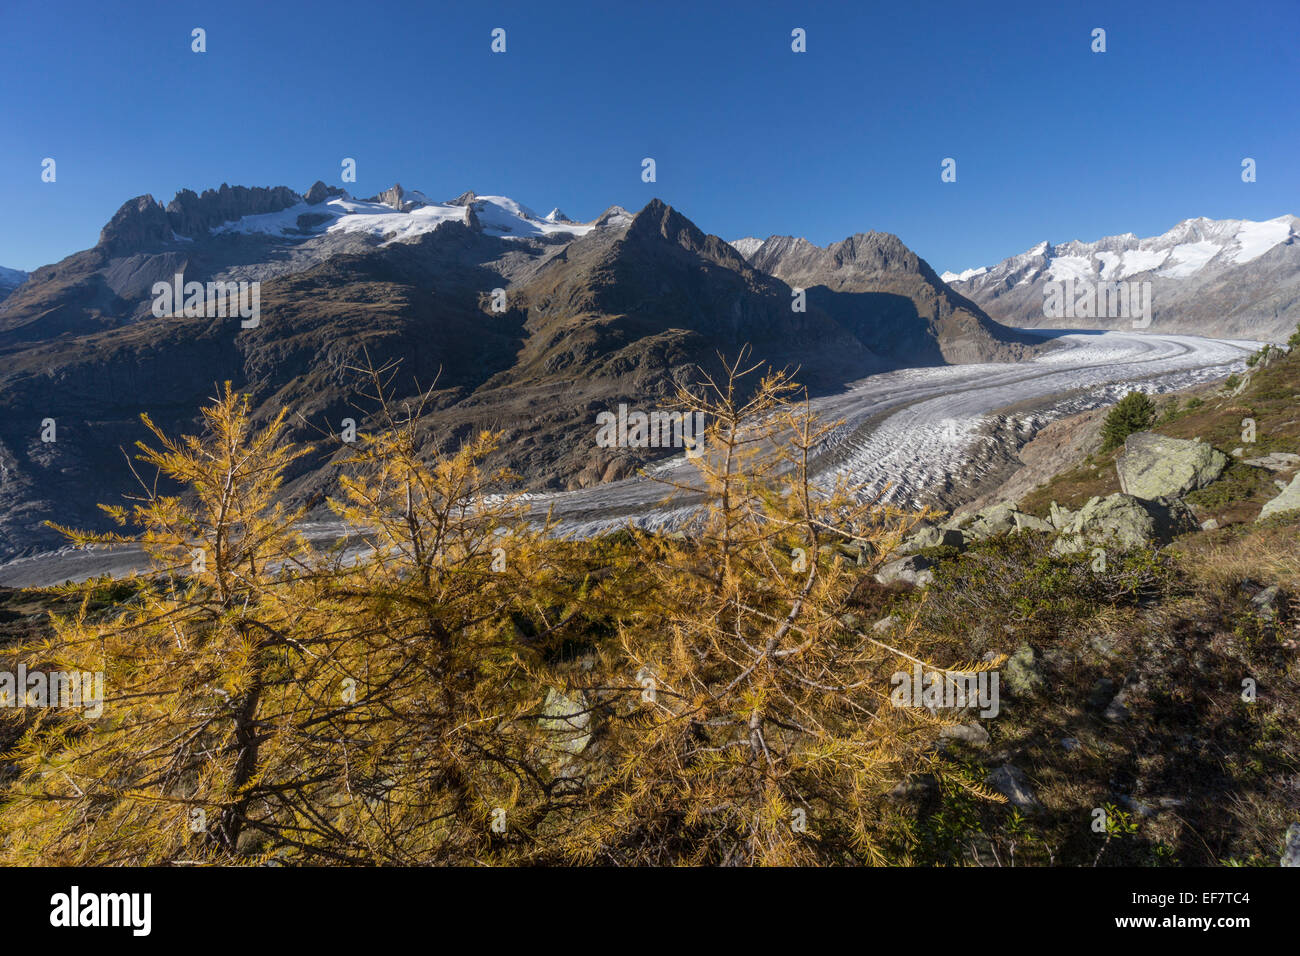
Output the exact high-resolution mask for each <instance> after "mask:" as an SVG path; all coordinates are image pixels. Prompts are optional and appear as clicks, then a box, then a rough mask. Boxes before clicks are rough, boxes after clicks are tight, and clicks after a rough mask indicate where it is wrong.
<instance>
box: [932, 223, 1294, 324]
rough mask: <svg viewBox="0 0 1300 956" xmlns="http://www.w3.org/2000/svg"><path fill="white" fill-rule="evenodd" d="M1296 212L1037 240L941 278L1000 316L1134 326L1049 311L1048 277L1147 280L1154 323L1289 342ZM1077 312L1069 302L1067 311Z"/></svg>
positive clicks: (1011, 321)
mask: <svg viewBox="0 0 1300 956" xmlns="http://www.w3.org/2000/svg"><path fill="white" fill-rule="evenodd" d="M1298 227H1300V219H1297V218H1296V217H1295V216H1291V215H1286V216H1279V217H1277V218H1276V219H1269V220H1266V221H1263V222H1252V221H1249V220H1243V219H1217V220H1216V219H1205V218H1199V219H1185V220H1183V221H1182V222H1180V223H1178V225H1176V226H1174V227H1173V228H1172V229H1170V230H1169V231H1168V232H1166V233H1163V234H1162V235H1159V236H1153V237H1150V238H1146V239H1139V238H1138V237H1137V236H1135V235H1133V233H1131V232H1130V233H1124V234H1123V235H1118V236H1107V237H1105V238H1103V239H1098V240H1097V241H1095V242H1080V241H1077V240H1074V241H1071V242H1065V243H1061V244H1060V245H1052V244H1051V243H1049V242H1040V243H1039V244H1038V245H1036V246H1034V247H1033V248H1031V249H1029V250H1028V251H1026V252H1022V253H1021V254H1019V255H1016V256H1012V257H1010V258H1009V259H1004V260H1002V261H1001V262H999V263H997V264H996V265H993V266H987V267H980V268H976V269H967V270H965V271H963V272H960V273H952V272H945V273H944V274H943V276H942V279H943V281H945V282H947V283H948V285H949V286H950V287H951V288H952V289H954V290H956V291H957V292H959V293H960V294H961V295H963V296H966V297H967V298H969V299H970V300H971V301H973V302H976V303H978V304H979V306H980V307H981V308H982V309H983V310H984V311H985V312H987V313H988V315H989V316H991V317H992V318H994V319H996V320H997V321H999V322H1005V323H1008V324H1010V325H1014V326H1019V327H1024V328H1033V327H1054V328H1105V329H1126V328H1132V324H1131V320H1130V319H1129V318H1127V317H1109V318H1108V317H1097V316H1096V315H1095V311H1094V314H1093V315H1092V316H1091V317H1081V316H1079V315H1078V314H1072V315H1068V316H1066V315H1057V316H1056V317H1049V316H1048V315H1047V314H1046V310H1045V309H1044V299H1045V293H1050V291H1051V290H1050V289H1049V288H1048V284H1049V283H1064V282H1065V281H1066V280H1073V286H1072V287H1071V288H1074V287H1078V286H1079V284H1080V283H1088V284H1089V285H1090V286H1092V287H1095V286H1096V285H1097V284H1099V283H1111V282H1150V283H1151V286H1150V289H1151V304H1152V309H1151V325H1150V329H1151V330H1152V331H1160V332H1193V333H1196V334H1198V335H1213V336H1222V337H1236V338H1247V339H1255V340H1258V341H1285V339H1286V338H1287V337H1288V336H1289V335H1290V334H1291V333H1292V332H1294V331H1295V327H1296V322H1297V319H1300V241H1297V234H1298V231H1300V228H1298ZM1071 311H1073V310H1071Z"/></svg>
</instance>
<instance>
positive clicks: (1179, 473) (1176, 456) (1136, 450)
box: [1115, 432, 1228, 501]
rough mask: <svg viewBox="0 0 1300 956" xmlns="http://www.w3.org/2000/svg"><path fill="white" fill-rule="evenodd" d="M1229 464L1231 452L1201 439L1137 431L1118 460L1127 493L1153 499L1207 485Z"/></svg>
mask: <svg viewBox="0 0 1300 956" xmlns="http://www.w3.org/2000/svg"><path fill="white" fill-rule="evenodd" d="M1227 466H1228V456H1227V455H1225V454H1224V453H1223V452H1221V451H1219V450H1218V449H1216V448H1212V447H1211V446H1209V445H1207V444H1205V443H1204V442H1199V441H1187V440H1185V439H1182V438H1169V437H1167V436H1165V435H1157V434H1155V433H1154V432H1134V433H1133V434H1132V435H1129V436H1128V438H1126V439H1125V440H1124V451H1123V452H1122V453H1121V454H1120V456H1119V458H1117V459H1116V460H1115V470H1116V471H1118V472H1119V486H1120V489H1121V490H1123V491H1124V493H1125V494H1130V495H1133V496H1134V497H1137V498H1143V499H1145V500H1148V501H1151V500H1154V499H1156V498H1173V497H1176V496H1178V495H1185V494H1187V493H1188V492H1189V491H1195V490H1196V489H1198V488H1204V487H1205V486H1206V485H1208V484H1209V483H1210V482H1212V481H1214V480H1215V479H1216V478H1218V477H1219V476H1220V475H1221V474H1223V469H1225V468H1226V467H1227Z"/></svg>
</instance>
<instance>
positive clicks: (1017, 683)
mask: <svg viewBox="0 0 1300 956" xmlns="http://www.w3.org/2000/svg"><path fill="white" fill-rule="evenodd" d="M1002 680H1003V681H1004V682H1005V683H1006V685H1007V689H1008V690H1010V691H1011V693H1013V694H1016V695H1017V696H1023V695H1028V694H1033V693H1036V692H1038V691H1040V690H1042V688H1043V683H1044V682H1043V675H1042V672H1041V671H1040V670H1039V667H1038V654H1037V653H1036V652H1035V651H1034V649H1033V648H1032V647H1030V646H1029V645H1028V644H1025V645H1022V646H1021V647H1019V648H1017V649H1016V651H1015V653H1014V654H1012V655H1011V656H1010V657H1009V658H1007V662H1006V663H1005V664H1003V665H1002Z"/></svg>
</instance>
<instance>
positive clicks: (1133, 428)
mask: <svg viewBox="0 0 1300 956" xmlns="http://www.w3.org/2000/svg"><path fill="white" fill-rule="evenodd" d="M1155 420H1156V406H1155V402H1153V401H1151V398H1150V396H1148V395H1146V394H1144V393H1142V392H1129V393H1128V394H1127V395H1125V396H1124V397H1123V398H1121V399H1120V400H1119V403H1118V404H1117V405H1116V406H1115V407H1114V408H1112V409H1111V410H1110V413H1109V414H1108V415H1107V416H1106V421H1105V423H1104V424H1103V425H1102V426H1101V437H1102V445H1101V450H1102V451H1111V450H1112V449H1114V448H1118V447H1119V446H1120V445H1122V444H1124V439H1125V438H1128V436H1129V435H1132V434H1133V433H1134V432H1140V431H1142V430H1143V429H1146V428H1150V427H1151V424H1152V423H1153V422H1154V421H1155Z"/></svg>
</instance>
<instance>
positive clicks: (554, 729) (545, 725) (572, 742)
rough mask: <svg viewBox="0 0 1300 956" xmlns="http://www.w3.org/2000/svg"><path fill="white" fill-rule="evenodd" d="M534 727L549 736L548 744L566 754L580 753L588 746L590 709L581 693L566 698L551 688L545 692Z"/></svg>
mask: <svg viewBox="0 0 1300 956" xmlns="http://www.w3.org/2000/svg"><path fill="white" fill-rule="evenodd" d="M537 726H538V727H539V728H540V729H541V730H543V731H545V732H546V733H548V734H550V735H551V745H552V746H553V747H555V748H556V749H558V750H563V751H564V752H565V753H570V754H580V753H582V752H583V751H584V750H586V749H587V745H588V744H589V743H591V710H590V708H589V707H588V706H587V699H586V696H585V695H584V694H583V693H582V691H575V692H574V696H573V698H569V697H566V696H565V695H564V694H561V693H560V692H559V691H558V690H556V689H555V688H554V687H552V688H549V689H548V690H547V691H546V700H545V702H543V704H542V717H541V719H540V720H538V721H537Z"/></svg>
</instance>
